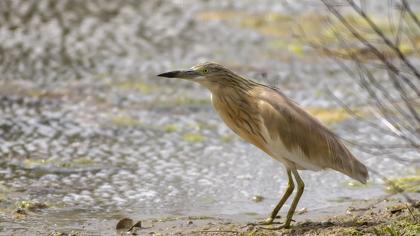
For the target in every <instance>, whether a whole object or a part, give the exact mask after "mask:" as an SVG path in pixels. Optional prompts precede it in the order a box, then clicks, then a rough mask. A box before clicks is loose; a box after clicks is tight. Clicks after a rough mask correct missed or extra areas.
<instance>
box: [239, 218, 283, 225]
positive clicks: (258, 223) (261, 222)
mask: <svg viewBox="0 0 420 236" xmlns="http://www.w3.org/2000/svg"><path fill="white" fill-rule="evenodd" d="M276 218H277V217H276ZM278 218H280V217H278ZM273 224H281V222H274V219H273V218H271V217H268V218H267V219H265V220H263V221H259V222H257V223H248V224H246V225H245V227H246V226H260V225H273Z"/></svg>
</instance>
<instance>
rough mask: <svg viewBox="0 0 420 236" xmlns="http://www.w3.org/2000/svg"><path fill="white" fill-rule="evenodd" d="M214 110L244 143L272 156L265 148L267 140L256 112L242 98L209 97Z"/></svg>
mask: <svg viewBox="0 0 420 236" xmlns="http://www.w3.org/2000/svg"><path fill="white" fill-rule="evenodd" d="M211 100H212V104H213V107H214V109H215V110H216V111H217V113H218V114H219V116H220V117H221V118H222V120H223V121H224V122H225V123H226V125H227V126H228V127H229V128H230V129H231V130H232V131H233V132H235V133H236V134H237V135H239V136H240V137H241V138H243V139H244V140H245V141H247V142H249V143H252V144H254V145H255V146H257V147H258V148H260V149H261V150H262V151H264V152H265V153H267V154H268V155H270V156H272V153H271V152H270V151H269V149H268V148H267V143H268V142H267V140H266V139H265V137H264V136H263V134H262V133H261V132H262V129H261V124H263V123H262V121H261V120H260V119H259V115H258V113H257V110H256V109H255V108H253V107H252V106H250V104H247V102H245V101H244V98H241V101H242V103H241V102H240V99H235V97H234V96H220V95H219V96H215V95H214V94H212V96H211Z"/></svg>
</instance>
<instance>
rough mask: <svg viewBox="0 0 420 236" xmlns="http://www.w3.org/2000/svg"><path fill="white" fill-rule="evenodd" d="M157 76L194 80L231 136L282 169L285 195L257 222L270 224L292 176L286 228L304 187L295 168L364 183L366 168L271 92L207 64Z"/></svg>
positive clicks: (287, 101) (276, 92)
mask: <svg viewBox="0 0 420 236" xmlns="http://www.w3.org/2000/svg"><path fill="white" fill-rule="evenodd" d="M158 76H161V77H168V78H180V79H185V80H190V81H194V82H197V83H199V84H201V85H203V86H204V87H206V88H207V89H209V90H210V92H211V101H212V104H213V106H214V108H215V110H216V111H217V112H218V113H219V115H220V117H221V118H222V119H223V121H224V122H225V123H226V124H227V125H228V126H229V127H230V128H231V129H232V130H233V131H234V132H235V133H236V134H237V135H239V136H240V137H242V138H243V139H245V140H246V141H248V142H249V143H252V144H254V145H255V146H257V147H258V148H259V149H261V150H262V151H264V152H265V153H267V154H268V155H269V156H271V157H272V158H274V159H275V160H277V161H280V162H281V163H282V164H283V165H284V166H285V167H286V171H287V176H288V179H289V180H288V181H289V182H288V186H287V189H286V192H285V193H284V195H283V197H282V198H281V199H280V201H279V203H278V204H277V205H276V207H275V208H274V209H273V211H272V213H271V215H270V217H269V218H267V219H266V220H265V221H264V222H261V223H262V224H272V223H273V220H274V219H275V218H276V216H277V213H278V212H279V210H280V208H281V207H282V206H283V204H284V203H285V202H286V200H287V199H288V198H289V197H290V195H291V194H292V192H293V190H294V188H295V184H294V181H293V178H292V175H293V176H294V179H295V181H296V184H297V193H296V196H295V198H294V199H293V201H292V204H291V206H290V209H289V211H288V213H287V218H286V221H285V222H284V224H282V225H281V226H280V227H276V228H289V227H290V223H291V221H292V217H293V214H294V212H295V209H296V206H297V204H298V202H299V199H300V197H301V196H302V193H303V189H304V183H303V180H302V179H301V177H300V176H299V174H298V170H313V171H318V170H323V169H328V168H329V169H333V170H336V171H339V172H341V173H343V174H345V175H347V176H349V177H351V178H353V179H356V180H358V181H360V182H361V183H366V181H367V179H368V170H367V168H366V166H364V165H363V164H362V163H361V162H360V161H358V160H357V159H356V158H355V157H354V156H353V155H352V154H351V153H350V151H349V150H348V149H347V148H346V147H345V146H344V144H343V143H342V142H341V141H340V139H339V138H338V137H337V136H336V135H334V134H333V133H332V132H331V131H329V130H328V129H327V128H326V127H325V126H323V125H322V124H321V123H320V122H319V121H318V120H317V119H315V118H314V117H312V116H311V115H310V114H308V113H307V112H305V111H304V110H303V109H301V108H300V107H299V106H298V105H297V104H296V103H294V102H293V101H292V100H290V99H289V98H287V97H286V96H285V95H283V94H282V93H281V92H280V91H279V90H278V89H277V88H274V87H270V86H267V85H264V84H260V83H257V82H255V81H252V80H249V79H246V78H244V77H241V76H239V75H237V74H235V73H234V72H232V71H231V70H229V69H227V68H225V67H223V66H221V65H219V64H216V63H209V62H208V63H203V64H199V65H197V66H194V67H192V68H191V69H188V70H177V71H171V72H166V73H163V74H160V75H158Z"/></svg>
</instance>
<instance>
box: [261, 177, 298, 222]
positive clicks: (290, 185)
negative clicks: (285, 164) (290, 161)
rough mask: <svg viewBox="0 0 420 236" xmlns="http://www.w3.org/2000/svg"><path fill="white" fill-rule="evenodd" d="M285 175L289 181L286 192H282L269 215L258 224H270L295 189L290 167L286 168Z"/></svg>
mask: <svg viewBox="0 0 420 236" xmlns="http://www.w3.org/2000/svg"><path fill="white" fill-rule="evenodd" d="M287 177H288V179H289V183H288V184H287V189H286V192H285V193H284V194H283V197H282V198H281V199H280V201H279V203H277V206H276V207H275V208H274V209H273V211H272V212H271V215H270V217H268V218H267V219H266V220H265V221H263V222H261V223H260V224H262V225H269V224H272V223H273V221H274V219H275V218H276V216H277V213H279V211H280V209H281V208H282V206H283V205H284V203H285V202H286V200H287V199H288V198H289V197H290V195H291V194H292V192H293V190H294V189H295V184H294V183H293V178H292V171H291V170H290V169H287Z"/></svg>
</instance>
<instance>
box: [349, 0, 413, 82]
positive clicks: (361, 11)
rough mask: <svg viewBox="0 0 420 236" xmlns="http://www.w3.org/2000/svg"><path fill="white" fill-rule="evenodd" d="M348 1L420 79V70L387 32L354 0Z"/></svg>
mask: <svg viewBox="0 0 420 236" xmlns="http://www.w3.org/2000/svg"><path fill="white" fill-rule="evenodd" d="M347 2H348V3H349V4H350V6H351V7H352V8H353V9H354V10H355V11H356V12H357V13H358V14H359V15H360V16H362V17H363V19H365V21H366V22H367V23H368V24H369V26H370V27H371V28H372V29H373V31H375V33H376V34H377V35H379V36H380V37H381V38H382V40H383V41H384V42H385V44H386V45H387V46H388V47H389V48H391V49H392V50H393V51H394V52H395V53H396V54H397V55H398V57H399V58H400V59H401V61H402V62H404V64H405V65H406V66H407V67H408V68H410V70H411V71H412V72H413V74H414V75H415V76H416V77H417V79H420V72H418V71H417V69H416V67H414V66H413V65H412V64H411V62H410V61H408V59H407V58H406V57H405V56H404V54H403V53H402V52H401V50H400V49H399V48H398V47H397V46H395V45H394V44H393V43H392V42H391V40H390V39H388V37H386V36H385V34H384V33H383V32H382V31H381V30H380V29H379V27H378V26H377V25H376V24H375V23H374V22H373V21H372V20H371V19H370V17H368V16H367V15H366V13H365V12H364V11H363V10H362V9H361V8H360V7H359V6H358V5H357V4H355V3H354V1H353V0H347Z"/></svg>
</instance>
